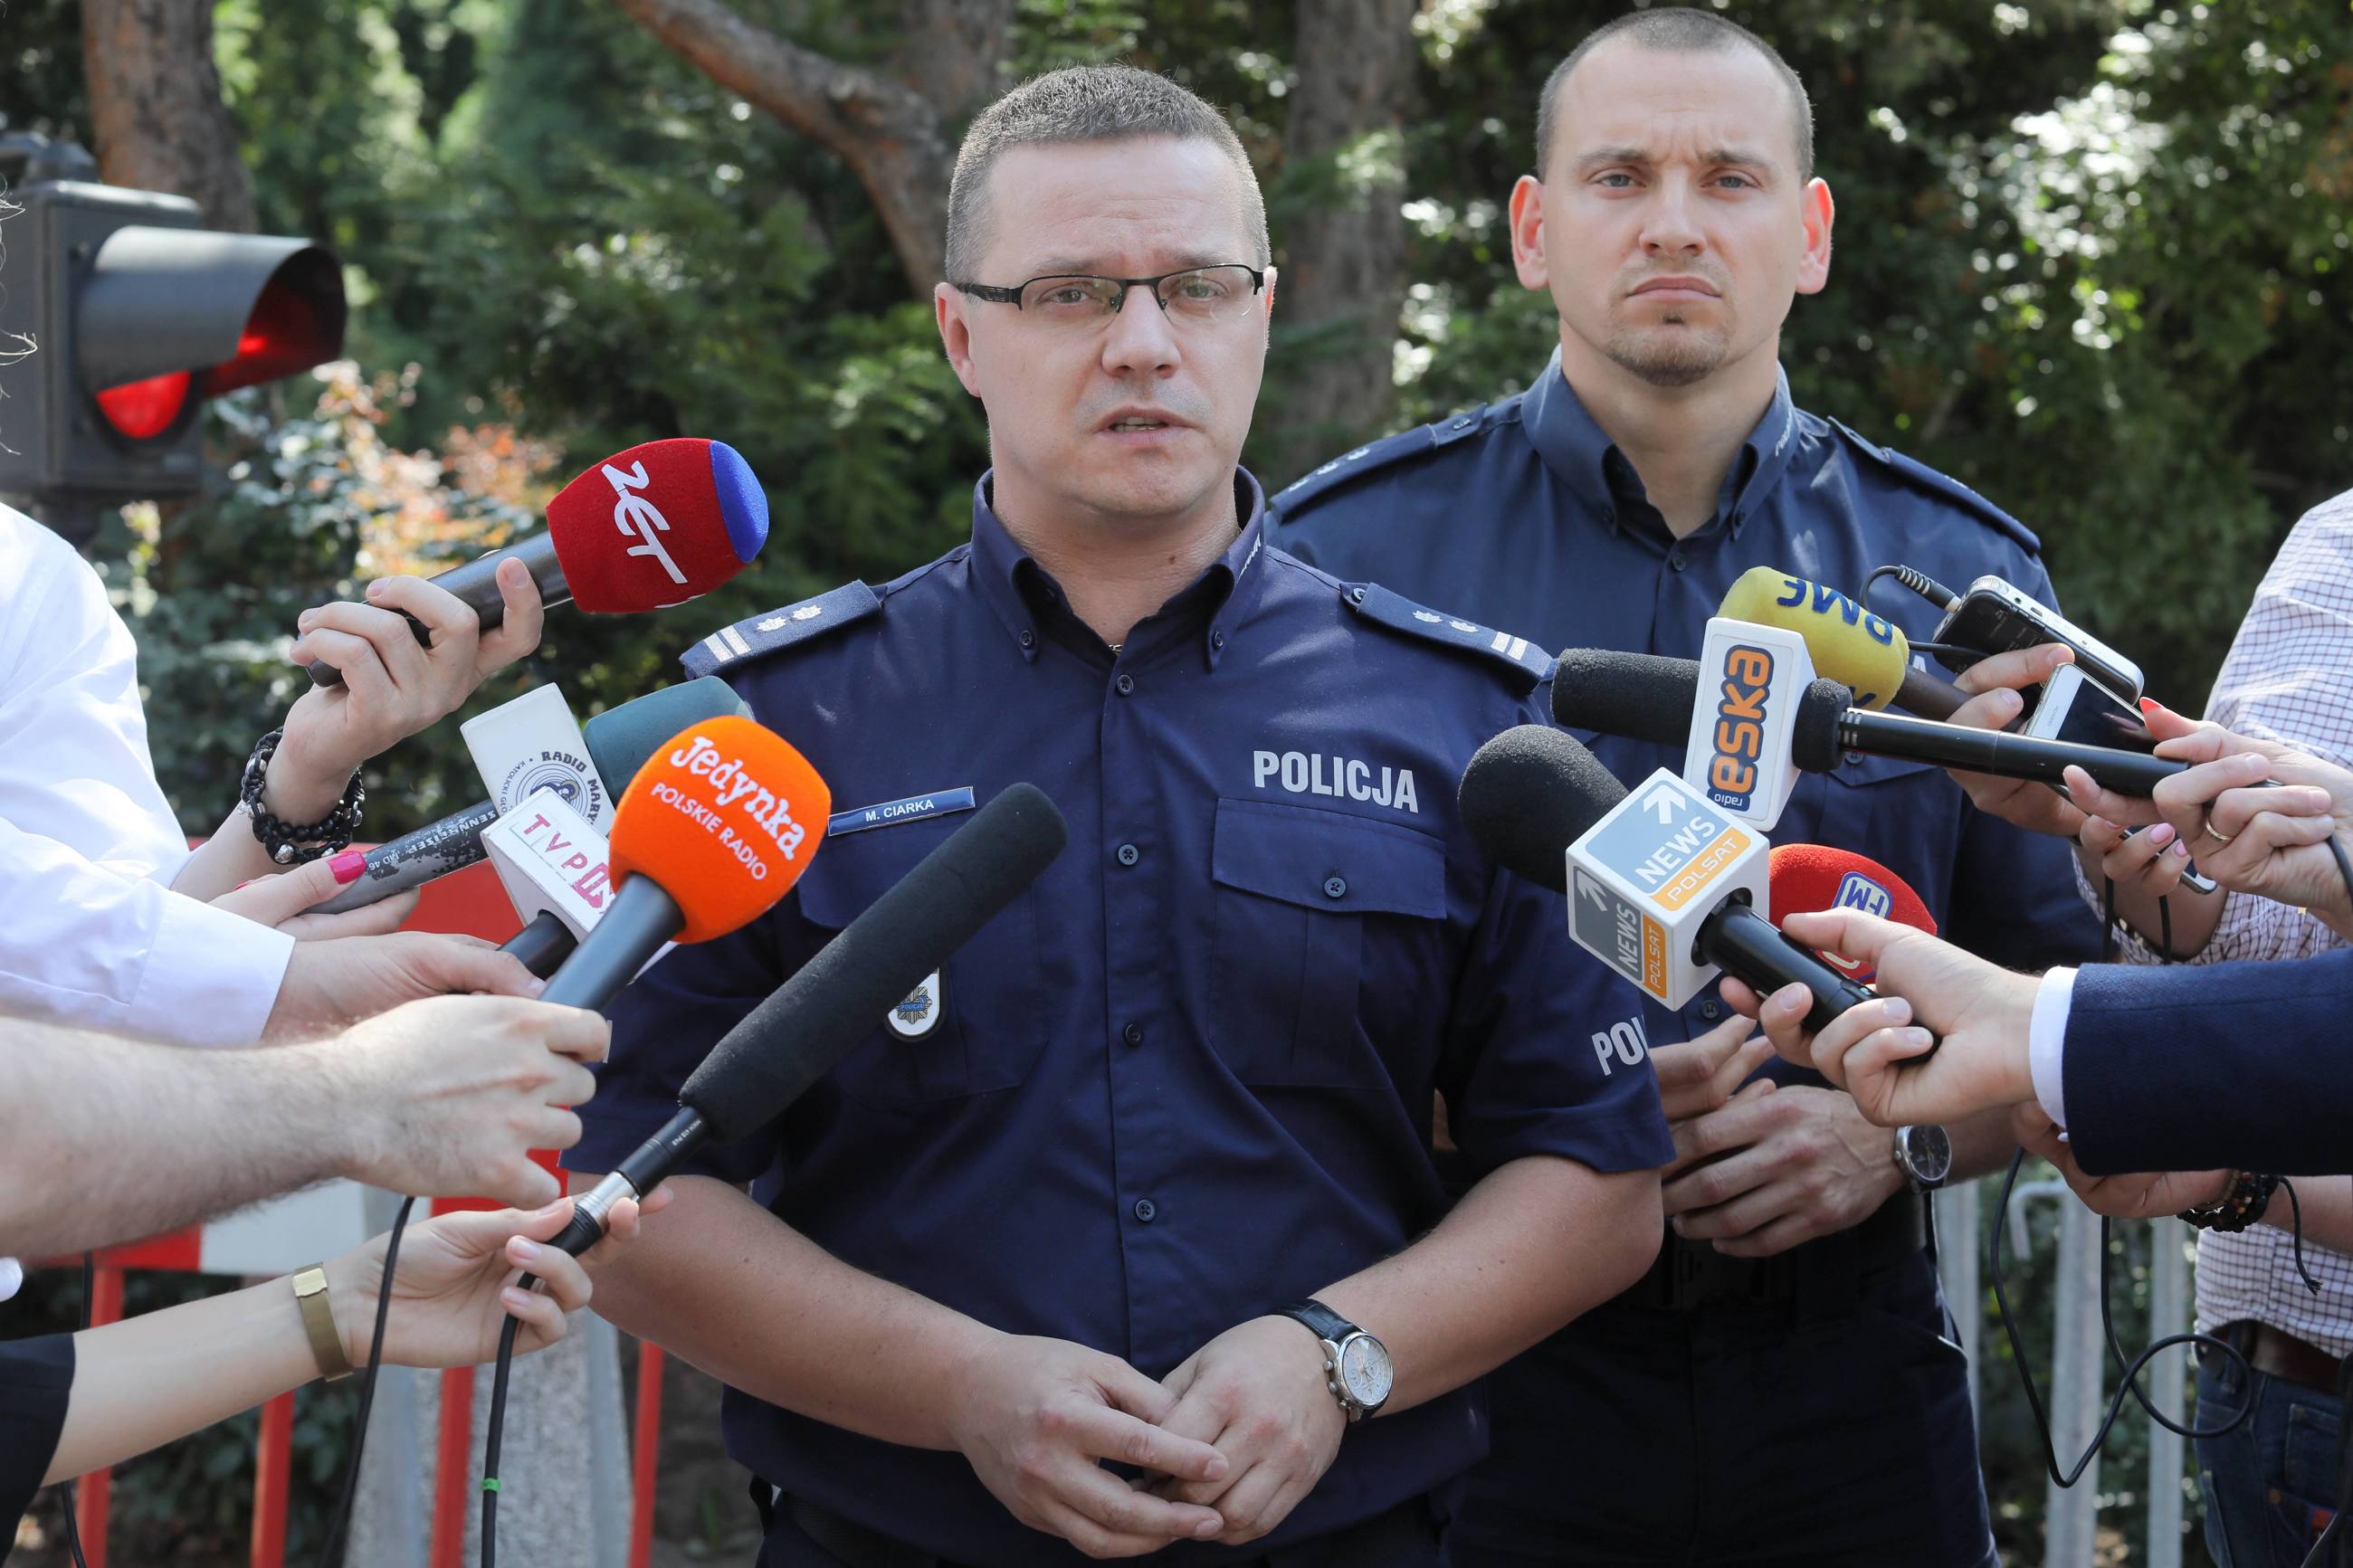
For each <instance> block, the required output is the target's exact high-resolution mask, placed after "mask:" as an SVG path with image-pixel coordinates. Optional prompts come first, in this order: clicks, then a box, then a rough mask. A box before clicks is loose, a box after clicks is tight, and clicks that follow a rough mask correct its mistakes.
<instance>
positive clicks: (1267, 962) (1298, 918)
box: [1210, 800, 1446, 1088]
mask: <svg viewBox="0 0 2353 1568" xmlns="http://www.w3.org/2000/svg"><path fill="white" fill-rule="evenodd" d="M1210 858H1211V866H1210V878H1211V880H1212V881H1214V882H1215V884H1216V888H1215V889H1214V894H1213V897H1212V899H1211V905H1212V916H1213V918H1214V920H1215V921H1216V922H1217V931H1216V938H1215V941H1214V942H1212V944H1211V950H1212V954H1213V961H1214V963H1215V964H1216V969H1215V972H1214V973H1212V974H1211V976H1210V985H1211V987H1212V994H1213V995H1214V997H1215V999H1216V1000H1215V1005H1214V1008H1213V1028H1214V1038H1215V1043H1216V1046H1217V1049H1218V1054H1219V1056H1220V1057H1221V1058H1223V1059H1224V1061H1225V1063H1226V1065H1227V1066H1228V1067H1229V1068H1231V1069H1232V1071H1233V1073H1234V1075H1235V1076H1236V1077H1238V1078H1240V1079H1241V1080H1242V1081H1243V1082H1245V1083H1256V1084H1288V1085H1300V1086H1309V1087H1326V1088H1377V1087H1386V1086H1388V1084H1389V1083H1391V1082H1392V1081H1393V1079H1392V1078H1391V1075H1390V1070H1389V1066H1388V1064H1387V1063H1386V1062H1385V1061H1384V1060H1383V1058H1382V1056H1381V1054H1380V1052H1379V1050H1378V1049H1377V1047H1376V1046H1375V1043H1374V1038H1373V1035H1372V1033H1371V1031H1369V1030H1368V1028H1367V1022H1368V1019H1367V1017H1366V1008H1367V1005H1368V1004H1369V1003H1370V1002H1372V1001H1373V1000H1374V999H1375V998H1380V999H1382V1000H1383V1001H1384V1002H1386V1000H1387V999H1388V998H1389V997H1391V996H1397V997H1400V998H1411V1000H1410V1001H1409V1002H1408V1003H1407V1004H1406V1005H1420V1004H1421V1003H1422V1002H1425V1001H1428V1000H1429V998H1430V994H1431V992H1430V986H1429V985H1427V984H1423V983H1424V982H1435V983H1437V985H1438V991H1437V1000H1436V1002H1435V1003H1434V1004H1433V1005H1437V1006H1439V1007H1440V1009H1441V1010H1442V1007H1443V993H1444V990H1445V987H1444V985H1443V976H1442V975H1440V974H1431V973H1423V972H1424V971H1425V970H1435V969H1438V968H1440V967H1441V961H1442V949H1443V940H1442V939H1443V934H1444V927H1443V921H1444V919H1445V915H1446V852H1445V850H1444V848H1443V847H1441V846H1440V844H1439V843H1438V841H1437V840H1435V839H1433V838H1431V837H1428V836H1427V835H1425V834H1420V833H1417V832H1415V831H1413V830H1412V829H1411V828H1407V827H1398V826H1392V825H1390V824H1388V823H1383V822H1374V821H1369V820H1367V819H1366V818H1363V817H1355V816H1343V815H1341V814H1340V813H1337V812H1330V811H1318V810H1315V809H1314V808H1313V807H1309V806H1297V805H1272V804H1270V803H1266V802H1261V801H1240V800H1220V801H1219V802H1218V816H1217V826H1216V837H1215V840H1214V843H1213V847H1212V850H1211V857H1210ZM1376 983H1377V984H1379V985H1380V986H1381V989H1378V990H1375V989H1372V988H1371V987H1372V986H1373V985H1374V984H1376ZM1382 1022H1384V1023H1389V1024H1402V1023H1403V1020H1402V1019H1389V1020H1382ZM1407 1032H1408V1033H1410V1034H1415V1035H1421V1034H1430V1035H1431V1036H1432V1037H1434V1032H1432V1031H1419V1030H1413V1031H1407Z"/></svg>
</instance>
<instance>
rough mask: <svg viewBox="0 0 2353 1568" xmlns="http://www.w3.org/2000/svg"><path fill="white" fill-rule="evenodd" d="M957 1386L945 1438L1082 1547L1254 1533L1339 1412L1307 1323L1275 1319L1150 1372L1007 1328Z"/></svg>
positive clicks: (1134, 1549)
mask: <svg viewBox="0 0 2353 1568" xmlns="http://www.w3.org/2000/svg"><path fill="white" fill-rule="evenodd" d="M957 1394H958V1397H957V1398H956V1400H955V1405H956V1409H957V1415H956V1417H955V1419H954V1420H952V1421H951V1423H950V1430H951V1436H953V1438H954V1439H955V1444H956V1447H958V1448H959V1449H960V1450H962V1452H963V1453H964V1455H965V1458H967V1459H968V1460H970V1461H971V1464H972V1468H973V1469H974V1471H975V1473H976V1474H977V1475H978V1476H979V1477H980V1480H981V1484H982V1485H984V1486H986V1487H987V1489H989V1491H990V1493H991V1494H993V1495H994V1496H995V1497H996V1498H997V1500H998V1501H1000V1502H1002V1503H1003V1504H1004V1505H1005V1506H1006V1508H1007V1509H1008V1510H1010V1511H1011V1512H1012V1514H1013V1516H1014V1517H1015V1518H1016V1519H1018V1520H1019V1521H1021V1522H1022V1523H1024V1524H1026V1525H1029V1527H1030V1528H1031V1529H1033V1530H1041V1531H1046V1532H1048V1533H1049V1534H1052V1535H1058V1536H1060V1537H1061V1538H1062V1539H1063V1540H1066V1541H1068V1542H1071V1545H1073V1546H1075V1547H1077V1548H1078V1549H1079V1550H1080V1551H1081V1552H1085V1553H1086V1554H1087V1555H1088V1556H1090V1557H1135V1556H1140V1555H1142V1554H1144V1553H1145V1552H1157V1551H1159V1550H1160V1549H1161V1548H1162V1547H1164V1546H1166V1545H1168V1544H1169V1543H1170V1542H1176V1541H1218V1542H1225V1543H1228V1544H1239V1543H1240V1542H1249V1541H1255V1540H1257V1539H1259V1538H1260V1537H1261V1536H1262V1535H1264V1534H1266V1533H1267V1532H1268V1531H1271V1530H1272V1529H1274V1528H1275V1526H1277V1525H1278V1524H1281V1523H1282V1521H1283V1520H1285V1519H1286V1518H1288V1517H1289V1516H1290V1513H1291V1510H1293V1508H1294V1507H1296V1506H1297V1505H1298V1503H1299V1500H1300V1499H1302V1498H1303V1497H1305V1496H1306V1495H1307V1493H1308V1492H1309V1491H1310V1490H1311V1489H1313V1488H1314V1485H1315V1483H1316V1482H1317V1481H1318V1480H1320V1479H1322V1478H1323V1475H1324V1471H1325V1470H1326V1469H1328V1468H1331V1464H1332V1460H1333V1458H1335V1456H1336V1455H1337V1454H1338V1453H1339V1451H1340V1436H1341V1434H1342V1432H1343V1431H1344V1430H1345V1427H1346V1426H1347V1418H1346V1415H1345V1413H1344V1412H1343V1411H1342V1410H1341V1408H1340V1404H1339V1401H1338V1400H1337V1399H1335V1397H1334V1396H1333V1394H1332V1392H1331V1390H1330V1389H1329V1388H1328V1387H1327V1386H1325V1384H1324V1356H1323V1349H1322V1347H1321V1346H1320V1345H1319V1344H1318V1343H1317V1342H1316V1339H1315V1336H1314V1333H1313V1332H1312V1331H1310V1330H1308V1329H1307V1328H1306V1327H1304V1326H1303V1325H1302V1324H1300V1323H1298V1322H1295V1321H1293V1320H1291V1319H1289V1318H1282V1317H1263V1318H1253V1319H1251V1320H1250V1321H1248V1322H1245V1323H1242V1324H1240V1325H1239V1326H1237V1327H1235V1328H1232V1329H1229V1330H1227V1331H1225V1332H1224V1333H1222V1334H1220V1335H1219V1336H1218V1337H1217V1338H1216V1339H1214V1340H1211V1341H1210V1342H1208V1344H1206V1345H1204V1346H1202V1347H1201V1348H1200V1349H1199V1350H1198V1351H1196V1352H1194V1353H1193V1354H1192V1355H1191V1356H1190V1357H1188V1358H1187V1360H1186V1361H1185V1363H1183V1364H1182V1365H1180V1366H1178V1367H1177V1368H1176V1370H1175V1371H1174V1372H1171V1373H1169V1374H1168V1376H1167V1377H1166V1379H1163V1380H1160V1381H1157V1382H1155V1380H1153V1379H1152V1378H1149V1377H1146V1376H1145V1375H1144V1373H1140V1372H1138V1371H1136V1370H1135V1369H1134V1367H1132V1366H1130V1365H1128V1364H1127V1363H1125V1362H1124V1361H1122V1360H1120V1359H1119V1358H1118V1357H1117V1356H1113V1355H1107V1354H1104V1353H1103V1352H1100V1351H1093V1350H1089V1349H1087V1348H1086V1347H1085V1346H1083V1345H1079V1344H1073V1343H1071V1342H1068V1341H1065V1340H1053V1339H1044V1338H1036V1337H1020V1336H1006V1337H1004V1338H1002V1339H1000V1340H997V1342H994V1344H993V1346H992V1348H991V1349H990V1350H989V1352H987V1353H985V1354H983V1355H980V1356H978V1357H976V1358H975V1361H974V1363H973V1365H972V1367H971V1369H970V1372H969V1373H968V1374H967V1376H966V1379H965V1384H964V1386H963V1387H962V1388H961V1389H959V1390H958V1391H957ZM1106 1460H1108V1461H1110V1462H1112V1463H1113V1464H1117V1465H1121V1466H1124V1467H1128V1468H1132V1469H1134V1471H1136V1472H1138V1473H1137V1474H1136V1475H1135V1476H1134V1478H1133V1479H1122V1478H1121V1477H1120V1476H1119V1475H1117V1474H1114V1473H1113V1471H1112V1470H1110V1469H1107V1468H1104V1465H1103V1461H1106Z"/></svg>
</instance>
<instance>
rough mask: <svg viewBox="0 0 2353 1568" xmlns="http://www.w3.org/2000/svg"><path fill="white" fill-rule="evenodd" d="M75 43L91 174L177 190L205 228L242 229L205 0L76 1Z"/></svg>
mask: <svg viewBox="0 0 2353 1568" xmlns="http://www.w3.org/2000/svg"><path fill="white" fill-rule="evenodd" d="M81 43H82V59H83V67H84V69H85V71H86V72H87V74H88V79H89V83H90V133H91V136H92V139H93V140H94V141H95V142H97V146H96V147H95V148H94V149H92V150H93V151H94V152H95V153H97V154H98V171H99V175H100V178H102V179H104V180H105V181H106V182H107V183H108V184H116V185H128V186H131V187H132V188H134V189H137V190H145V191H168V192H170V193H172V194H173V195H182V196H187V197H189V198H191V199H192V200H194V201H195V203H196V205H198V206H200V207H202V208H204V212H205V219H206V222H207V223H209V224H211V225H212V226H214V227H216V228H229V229H238V230H244V231H248V232H249V231H250V230H251V229H252V227H253V224H254V212H253V176H252V175H251V174H249V173H248V171H247V169H246V166H245V163H244V160H243V159H241V158H239V157H238V156H237V122H236V121H234V120H232V119H231V118H230V117H229V112H228V105H227V103H225V102H223V101H222V100H221V79H220V72H219V71H218V70H217V69H216V68H215V67H214V65H213V7H212V5H211V0H82V19H81Z"/></svg>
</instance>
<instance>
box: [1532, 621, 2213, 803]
mask: <svg viewBox="0 0 2353 1568" xmlns="http://www.w3.org/2000/svg"><path fill="white" fill-rule="evenodd" d="M1698 694H1699V666H1698V664H1697V663H1696V662H1694V660H1691V659H1687V658H1661V657H1660V656H1658V655H1655V654H1644V653H1611V652H1606V651H1604V650H1601V649H1599V648H1572V649H1570V650H1569V651H1568V652H1567V653H1564V654H1562V655H1561V657H1560V663H1559V664H1558V666H1557V667H1556V668H1555V670H1554V673H1553V691H1552V710H1553V717H1554V718H1555V719H1556V720H1557V721H1559V722H1561V723H1562V724H1565V725H1567V726H1568V727H1569V728H1571V729H1587V730H1598V731H1600V732H1601V733H1603V734H1605V735H1618V736H1622V737H1624V738H1625V739H1628V740H1633V741H1650V742H1657V743H1659V744H1662V745H1672V744H1676V743H1679V742H1682V741H1683V739H1684V738H1685V735H1686V733H1687V731H1688V727H1689V724H1690V714H1691V710H1692V703H1693V701H1694V700H1695V699H1696V698H1697V696H1698ZM1853 700H1854V693H1853V692H1852V691H1850V690H1848V689H1846V688H1845V687H1843V686H1841V685H1840V684H1839V683H1838V682H1836V681H1834V680H1817V681H1815V682H1814V683H1813V684H1812V685H1811V686H1810V687H1809V688H1807V689H1806V691H1805V693H1804V695H1803V697H1802V699H1801V700H1800V701H1799V707H1798V712H1797V719H1796V723H1795V727H1794V729H1793V731H1792V734H1791V742H1790V749H1791V757H1792V760H1793V761H1795V763H1797V765H1798V766H1799V767H1800V768H1802V769H1804V770H1805V771H1806V772H1808V773H1830V772H1831V771H1833V770H1834V769H1836V768H1837V767H1838V765H1839V763H1841V761H1842V760H1843V759H1844V756H1845V753H1846V752H1865V753H1868V754H1870V755H1873V756H1882V757H1903V758H1905V759H1907V760H1909V761H1913V762H1922V763H1936V765H1937V766H1939V767H1947V768H1962V769H1966V770H1968V772H1971V773H1991V774H1993V775H1994V776H1996V777H1998V778H2010V779H2033V780H2037V781H2039V782H2041V783H2043V784H2063V782H2064V778H2063V775H2064V773H2065V772H2066V770H2067V769H2068V768H2070V767H2078V768H2082V769H2083V770H2084V772H2085V773H2089V774H2091V775H2092V777H2093V778H2094V780H2096V781H2097V782H2098V783H2099V784H2102V785H2104V786H2105V787H2106V788H2109V789H2112V790H2115V791H2116V792H2117V793H2118V794H2121V795H2141V796H2144V797H2145V796H2147V795H2149V794H2151V793H2152V792H2153V791H2155V790H2156V788H2157V786H2158V784H2162V783H2164V782H2165V781H2166V780H2167V779H2169V778H2171V777H2172V776H2173V775H2174V774H2176V773H2182V772H2186V771H2187V770H2188V769H2189V765H2190V764H2189V763H2184V762H2179V761H2176V760H2175V759H2173V758H2170V757H2155V756H2150V755H2148V754H2147V753H2146V752H2126V751H2120V750H2117V749H2116V748H2114V747H2110V746H2084V745H2076V744H2073V743H2072V742H2066V741H2039V740H2035V739H2032V738H2031V737H2029V736H2025V735H2012V734H2009V733H2006V732H2004V731H1999V730H1973V729H1970V728H1968V727H1967V726H1966V725H1960V724H1945V723H1939V722H1938V721H1936V720H1933V719H1915V718H1911V717H1909V716H1907V715H1905V714H1902V713H1873V712H1872V711H1870V710H1867V709H1860V708H1856V707H1853V706H1852V702H1853Z"/></svg>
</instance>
